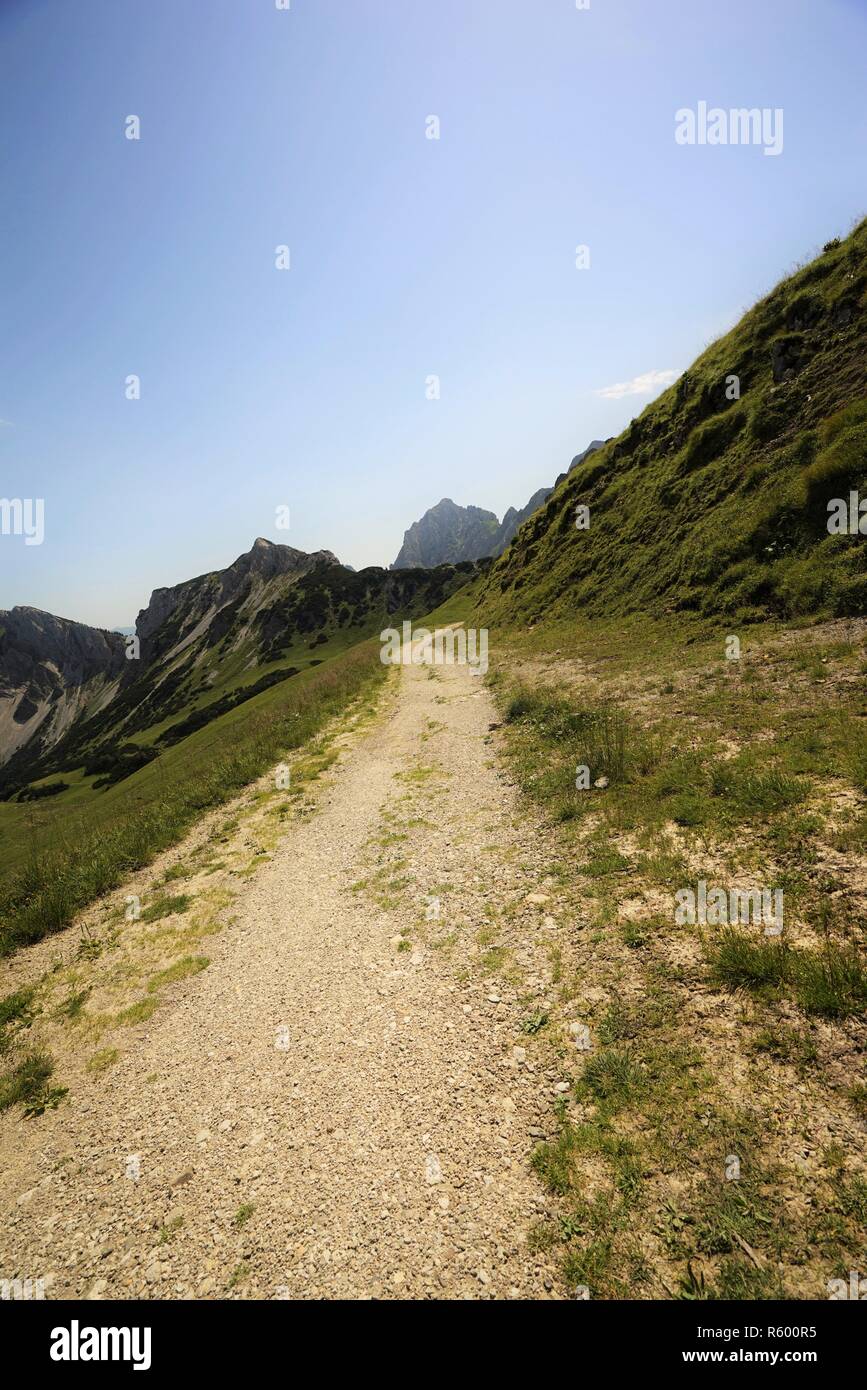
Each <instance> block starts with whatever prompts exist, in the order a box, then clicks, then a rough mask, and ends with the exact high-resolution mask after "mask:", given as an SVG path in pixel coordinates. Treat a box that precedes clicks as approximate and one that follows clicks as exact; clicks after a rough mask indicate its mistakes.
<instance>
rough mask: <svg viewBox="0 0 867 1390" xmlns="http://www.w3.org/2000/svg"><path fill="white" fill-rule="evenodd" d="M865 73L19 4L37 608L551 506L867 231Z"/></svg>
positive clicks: (804, 21)
mask: <svg viewBox="0 0 867 1390" xmlns="http://www.w3.org/2000/svg"><path fill="white" fill-rule="evenodd" d="M865 52H867V4H865V3H864V0H821V3H819V0H727V3H726V4H725V5H720V4H719V2H718V0H657V2H656V3H652V2H651V0H591V5H590V9H589V10H584V11H579V10H577V9H576V6H575V4H574V3H573V0H436V3H424V0H292V3H291V8H290V9H289V10H288V11H285V10H278V9H277V7H276V4H275V3H274V0H148V3H146V4H141V3H140V0H80V3H76V4H69V3H65V0H0V131H2V140H0V187H2V194H3V217H2V219H0V314H2V324H3V331H2V335H0V419H2V421H3V422H4V423H3V424H2V425H0V497H3V496H5V497H10V498H11V497H31V498H35V497H43V498H44V499H45V540H44V543H43V544H42V545H41V546H25V545H24V543H23V539H22V537H20V536H0V608H3V607H10V606H12V605H13V604H16V603H29V604H33V605H35V606H37V607H41V608H46V609H48V610H50V611H52V612H55V613H59V614H61V615H63V616H66V617H74V618H78V619H80V620H82V621H86V622H93V623H97V624H101V625H104V626H114V625H124V624H129V623H131V622H132V621H133V620H134V617H135V614H136V612H137V611H138V609H139V608H140V607H142V606H143V605H144V604H145V603H146V601H147V599H148V597H149V595H150V592H151V590H152V589H153V588H154V587H157V586H159V585H164V584H172V583H176V582H178V581H180V580H182V579H186V578H189V577H191V576H193V575H194V574H199V573H202V572H204V571H206V570H209V569H214V568H218V567H222V566H224V565H226V564H229V563H230V562H231V561H232V560H233V559H234V558H235V557H236V556H237V555H238V554H240V553H241V552H242V551H244V550H246V549H248V548H249V546H250V545H251V544H252V541H253V540H254V538H255V537H256V536H258V535H264V536H268V537H270V538H271V539H272V540H278V541H285V542H288V543H289V544H292V545H295V546H298V547H299V548H300V549H303V550H314V549H318V548H321V547H325V548H329V549H331V550H334V551H335V552H336V553H337V554H338V555H339V557H340V558H341V559H342V560H345V561H347V562H348V563H351V564H353V565H355V566H356V568H360V567H361V566H363V565H367V564H387V563H389V562H390V561H391V560H393V559H394V556H395V555H396V553H397V551H398V548H399V546H400V543H401V539H402V535H403V531H404V529H405V527H406V526H408V525H409V524H410V522H411V521H413V520H415V519H416V518H417V517H418V516H420V515H421V513H422V512H423V511H424V510H425V509H426V508H427V507H428V506H430V505H432V504H433V503H435V502H437V501H438V500H439V499H440V498H441V497H443V496H451V497H453V498H454V499H455V501H457V502H461V503H470V502H472V503H475V504H476V505H479V506H484V507H489V508H491V509H492V510H494V511H496V512H497V513H498V514H499V515H502V512H503V511H504V510H505V508H506V507H508V506H509V505H510V504H514V505H522V504H523V503H524V502H525V501H526V500H527V498H528V497H529V496H530V494H531V493H532V492H533V491H534V490H535V489H536V488H537V487H540V486H541V485H543V484H545V483H550V482H552V481H553V479H554V477H555V476H556V475H557V473H559V472H561V471H562V470H563V469H564V468H565V467H566V466H567V465H568V463H569V460H570V459H571V457H572V456H573V455H574V454H575V453H577V452H578V451H579V450H581V449H583V448H584V447H585V445H586V444H587V443H588V441H589V440H590V439H591V438H593V437H594V436H607V435H609V434H613V433H616V432H618V431H619V430H620V429H621V428H622V427H623V426H624V425H625V424H626V423H627V422H628V421H629V419H630V418H631V416H632V415H634V414H637V413H639V412H640V411H641V409H643V407H644V406H645V405H646V404H647V401H648V400H649V399H650V398H651V397H650V396H649V395H630V394H623V393H619V394H618V393H615V394H614V395H613V396H612V395H610V394H609V395H602V394H599V393H600V392H601V391H604V390H605V388H607V387H610V386H612V385H613V384H616V383H627V382H631V381H633V380H634V379H636V378H640V377H642V376H645V375H646V374H647V373H654V372H664V371H679V370H682V369H683V368H685V367H686V366H688V364H689V362H690V361H691V359H692V358H693V357H694V356H695V355H696V353H697V352H699V351H700V350H701V349H702V348H703V347H704V346H705V344H706V343H707V342H708V341H710V340H711V339H713V338H714V337H716V336H717V335H718V334H719V333H720V332H722V331H724V330H725V329H726V328H727V327H729V326H730V325H731V324H732V323H733V322H734V321H735V319H736V318H737V317H738V315H739V314H740V312H741V311H742V310H743V309H744V308H746V307H747V306H748V305H749V304H750V303H751V302H752V301H753V300H754V299H755V298H757V297H758V296H759V295H760V294H762V293H764V292H765V291H766V290H768V289H769V288H770V287H771V286H772V285H773V284H774V283H775V281H776V280H778V279H779V278H780V277H781V276H782V275H783V274H785V273H786V272H787V271H788V270H789V269H790V268H791V267H792V265H793V263H794V262H796V261H798V260H800V259H802V258H804V257H806V256H808V255H810V254H812V253H813V252H815V251H816V250H817V249H818V248H819V247H821V245H822V243H823V242H825V241H826V240H827V239H828V238H829V237H831V236H833V235H835V234H845V233H846V232H847V231H848V230H849V228H850V226H851V225H852V223H853V221H854V220H856V219H857V218H858V217H859V216H861V215H863V214H864V212H865V211H867V208H865V197H864V189H865V178H864V175H865V150H867V115H865V104H864V101H863V95H862V93H863V65H864V56H865ZM701 100H705V101H707V102H708V103H709V104H710V105H712V106H713V105H716V106H720V107H723V108H730V107H740V106H749V107H752V106H757V107H771V108H778V107H779V108H782V109H783V112H784V149H783V153H782V154H781V155H780V156H779V157H776V158H775V157H768V156H765V155H764V153H763V150H762V149H761V148H759V147H733V146H728V147H710V146H692V147H684V146H679V145H678V144H677V143H676V142H675V139H674V131H675V112H676V110H678V109H679V108H682V107H695V106H696V105H697V103H698V102H699V101H701ZM131 114H134V115H138V116H139V117H140V120H141V139H140V140H139V141H131V140H127V139H126V138H125V135H124V123H125V120H126V118H127V116H128V115H131ZM430 115H436V116H438V118H439V120H440V127H441V128H440V139H439V140H436V141H435V140H428V139H426V138H425V128H426V119H427V117H428V116H430ZM283 244H286V245H288V246H289V247H290V253H291V269H290V270H288V271H278V270H277V269H276V268H275V264H274V260H275V248H276V247H277V246H278V245H283ZM579 244H580V245H587V246H589V248H590V268H589V269H588V270H580V271H579V270H577V269H576V267H575V248H576V246H577V245H579ZM133 373H135V374H137V375H138V376H139V377H140V379H141V399H140V400H137V401H130V400H127V399H126V397H125V380H126V378H127V377H128V376H129V375H130V374H133ZM434 374H436V375H438V376H439V378H440V382H441V396H440V399H439V400H428V399H427V398H426V379H427V378H428V377H429V376H431V375H434ZM279 506H288V507H289V508H290V512H291V527H290V529H289V530H288V531H284V530H278V529H277V528H276V526H275V513H276V508H277V507H279Z"/></svg>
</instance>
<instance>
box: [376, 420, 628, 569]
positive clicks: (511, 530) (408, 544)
mask: <svg viewBox="0 0 867 1390" xmlns="http://www.w3.org/2000/svg"><path fill="white" fill-rule="evenodd" d="M604 443H605V441H604V440H601V439H594V440H593V442H592V444H590V445H588V447H587V448H586V449H585V450H584V452H583V454H578V455H577V456H576V457H575V458H574V459H573V460H572V462H571V463H570V465H569V468H568V469H567V470H566V472H565V473H561V474H560V476H559V478H557V480H556V482H555V483H554V484H553V486H552V487H540V488H539V490H538V492H534V493H533V496H532V497H531V498H530V500H529V502H528V503H527V505H526V506H525V507H521V508H520V510H519V509H518V508H516V507H510V508H509V510H508V511H507V512H506V514H505V516H504V517H503V519H502V521H500V520H499V519H498V518H497V516H496V514H495V513H494V512H488V511H485V510H484V508H483V507H472V506H470V507H460V506H458V504H457V503H456V502H453V501H452V499H451V498H450V497H444V498H443V499H442V501H441V502H437V504H436V506H435V507H430V508H429V509H428V511H426V512H425V514H424V516H423V517H422V518H421V520H420V521H414V522H413V524H412V525H411V526H410V527H409V529H408V530H407V531H406V532H405V533H404V537H403V545H402V546H401V548H400V553H399V554H398V556H397V559H396V560H395V562H394V564H393V565H392V569H395V570H398V569H417V568H428V567H430V566H432V565H445V564H452V565H453V564H457V563H458V562H460V561H462V560H481V559H484V558H485V557H487V556H494V555H502V553H503V551H504V550H505V549H506V547H507V546H508V545H509V544H510V542H511V541H512V539H513V537H514V536H515V535H516V533H517V531H518V530H519V528H520V527H521V526H523V524H524V522H525V521H528V520H529V518H530V517H531V516H532V515H533V514H534V512H537V511H538V510H539V508H540V507H541V506H542V504H543V503H544V502H546V501H547V499H548V498H549V497H550V495H551V493H552V492H553V491H554V488H555V487H557V485H558V483H561V482H562V481H563V479H564V478H565V477H567V476H568V474H569V473H570V472H571V471H572V469H573V468H577V467H578V466H579V465H580V464H582V463H583V462H584V460H585V459H586V458H589V456H590V455H591V454H593V453H595V452H596V450H597V449H601V448H602V446H603V444H604Z"/></svg>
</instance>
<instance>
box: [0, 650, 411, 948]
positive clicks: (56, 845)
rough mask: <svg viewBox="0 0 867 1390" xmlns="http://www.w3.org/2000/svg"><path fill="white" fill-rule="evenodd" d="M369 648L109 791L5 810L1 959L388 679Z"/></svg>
mask: <svg viewBox="0 0 867 1390" xmlns="http://www.w3.org/2000/svg"><path fill="white" fill-rule="evenodd" d="M378 654H379V643H378V642H376V641H370V642H364V643H360V644H358V645H356V646H355V647H354V648H353V649H352V650H350V651H348V652H346V653H344V654H343V655H341V656H336V657H335V658H334V659H333V660H332V661H329V662H327V663H323V664H322V665H321V666H318V667H313V668H310V669H308V670H307V671H305V672H301V673H300V674H299V675H298V676H297V677H295V678H293V679H291V680H286V681H283V682H281V683H280V684H278V685H275V686H273V687H271V688H270V689H269V690H266V691H264V692H262V694H260V695H257V696H255V697H254V698H253V699H252V700H250V701H249V702H248V703H245V704H244V705H241V706H239V707H237V708H235V709H232V710H230V711H228V712H227V713H225V714H223V715H221V716H220V717H218V718H217V719H215V720H213V721H212V722H211V723H209V724H208V725H207V726H205V727H204V728H202V729H200V730H198V731H197V732H195V733H192V734H191V735H189V736H188V737H187V738H185V739H184V740H183V741H181V742H179V743H177V744H174V745H172V746H169V747H167V748H165V749H164V750H163V751H162V752H161V753H160V755H159V756H158V757H157V758H156V759H155V760H154V761H152V762H150V763H148V764H147V765H146V766H144V767H142V768H140V769H139V770H138V771H136V772H134V773H132V774H131V775H130V776H129V777H127V778H126V779H125V780H124V781H122V782H119V783H117V784H115V785H114V786H111V787H108V788H106V789H105V790H103V791H94V790H93V789H92V782H93V780H94V779H92V778H89V779H87V778H82V777H81V776H80V775H78V776H76V775H75V774H72V775H65V780H67V781H69V782H70V790H69V791H68V792H64V793H62V794H61V795H59V796H56V797H51V798H49V799H48V800H46V801H39V802H24V803H22V802H18V801H15V802H6V803H3V804H0V955H5V954H8V953H9V952H10V951H12V950H14V949H16V947H18V946H21V945H25V944H27V943H28V942H31V941H36V940H39V939H40V938H41V937H43V936H46V935H48V934H49V933H51V932H53V931H58V930H60V929H61V928H63V927H65V926H66V925H67V924H68V923H69V922H71V921H72V919H73V917H74V916H75V914H76V912H77V911H79V909H80V908H82V907H84V906H85V905H86V904H87V903H88V902H90V901H92V899H93V898H96V897H98V896H99V895H100V894H102V893H104V892H107V891H108V890H109V889H111V888H114V887H116V886H117V884H119V883H121V882H122V881H123V879H124V877H125V876H126V875H127V874H129V873H130V872H132V870H134V869H136V868H138V867H140V866H141V865H143V864H147V863H149V862H150V861H151V860H152V859H153V858H154V857H155V855H157V854H158V853H159V852H160V851H161V850H163V849H165V848H166V847H167V846H169V845H171V844H174V843H175V841H177V840H178V839H179V838H180V837H181V835H182V834H183V833H184V831H185V830H186V829H187V828H188V827H189V826H190V825H192V824H193V822H194V821H195V820H196V819H197V818H198V817H199V816H200V815H201V814H202V813H203V812H204V811H206V810H207V809H209V808H210V807H212V806H217V805H219V804H220V803H221V802H223V801H225V800H227V799H228V798H229V797H230V796H232V795H233V794H234V793H235V792H237V791H238V790H239V789H240V788H241V787H243V786H245V785H246V784H247V783H248V782H251V781H252V780H253V779H254V778H256V777H258V776H260V775H261V774H262V773H263V772H265V771H266V770H267V769H268V768H269V767H270V766H272V765H273V764H275V763H276V762H277V761H278V760H279V759H280V758H281V757H283V756H285V755H286V754H287V753H289V752H290V751H292V750H293V749H297V748H299V747H300V746H301V745H302V744H303V743H305V741H307V740H308V739H310V738H311V737H312V736H313V735H314V734H316V733H317V732H318V731H319V730H320V729H321V728H322V727H323V725H324V724H325V723H326V722H327V720H328V719H330V718H331V717H332V716H333V715H335V714H338V713H340V712H341V711H342V710H343V709H344V708H345V707H346V706H347V704H348V703H349V702H351V701H352V700H354V699H356V698H359V697H361V696H363V695H365V694H367V693H369V692H370V691H371V690H372V689H373V688H374V687H375V686H376V685H378V684H379V682H380V681H382V680H383V679H384V678H385V673H386V668H385V667H384V666H383V665H382V664H381V662H380V661H379V660H378Z"/></svg>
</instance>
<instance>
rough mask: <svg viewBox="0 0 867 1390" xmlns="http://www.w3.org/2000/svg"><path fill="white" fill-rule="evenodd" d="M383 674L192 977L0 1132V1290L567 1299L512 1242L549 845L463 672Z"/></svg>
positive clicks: (542, 952) (543, 977) (531, 1102)
mask: <svg viewBox="0 0 867 1390" xmlns="http://www.w3.org/2000/svg"><path fill="white" fill-rule="evenodd" d="M392 679H393V681H394V685H395V687H397V692H396V694H395V693H394V691H392V693H390V694H389V695H387V696H386V698H385V699H384V700H383V702H382V704H381V706H380V712H379V714H378V715H377V717H376V719H375V720H374V721H373V723H372V724H370V725H369V726H368V727H367V728H366V729H365V730H364V732H363V733H362V734H361V735H360V736H359V737H357V738H355V739H352V740H350V742H349V744H348V746H345V747H344V748H343V749H342V752H341V755H340V759H339V761H338V763H337V764H336V766H335V767H334V768H332V769H331V771H330V772H329V774H328V777H327V779H326V784H325V788H324V789H323V790H322V791H321V792H320V794H319V796H320V801H319V806H318V809H317V811H316V813H315V814H313V815H310V816H308V817H306V818H305V819H300V820H298V821H296V822H294V823H292V824H291V825H290V826H289V828H288V830H286V832H285V833H284V834H283V835H282V838H280V839H279V841H278V842H277V843H276V845H275V848H274V853H273V857H272V858H271V859H270V860H269V861H267V862H266V863H264V865H263V867H262V868H260V869H259V870H258V871H257V873H256V874H255V877H251V878H250V879H249V880H245V881H244V884H243V887H242V888H241V890H240V892H239V894H238V896H237V897H236V898H235V901H234V904H233V909H234V915H233V917H232V918H231V919H230V921H229V923H228V924H227V925H226V926H225V928H224V929H223V931H222V933H221V934H220V936H219V937H217V938H215V941H214V946H213V949H212V948H211V944H210V943H209V946H208V949H209V952H210V954H211V960H210V964H209V965H208V967H207V968H206V969H202V970H201V972H200V973H198V974H196V975H194V976H191V977H190V978H186V979H182V980H180V981H179V982H178V983H176V984H174V985H172V987H171V991H170V992H169V997H168V1000H167V1002H166V1003H164V1005H163V1006H162V1007H161V1008H160V1009H159V1011H158V1012H157V1013H156V1014H155V1015H154V1016H153V1017H152V1018H150V1019H149V1020H147V1021H145V1022H143V1023H141V1024H139V1025H138V1026H137V1027H136V1029H135V1030H134V1031H133V1033H132V1039H133V1045H132V1046H130V1047H129V1048H128V1049H127V1050H126V1051H124V1052H123V1054H122V1055H121V1056H120V1058H119V1060H118V1061H117V1062H116V1064H115V1065H113V1066H111V1067H110V1068H109V1069H107V1070H106V1071H105V1072H104V1073H103V1074H102V1075H99V1076H92V1075H91V1076H86V1075H85V1074H84V1073H82V1075H81V1077H80V1078H79V1081H78V1083H77V1084H76V1085H75V1086H71V1089H70V1095H69V1097H68V1098H67V1099H66V1100H65V1101H64V1102H63V1103H62V1104H61V1105H60V1107H59V1108H58V1109H57V1110H55V1111H50V1110H49V1111H47V1112H46V1113H45V1114H44V1115H41V1116H38V1117H36V1118H34V1119H30V1120H25V1119H23V1118H21V1117H20V1113H18V1114H14V1115H13V1114H12V1113H11V1112H9V1113H7V1115H5V1116H3V1117H2V1122H0V1143H2V1150H3V1153H4V1163H3V1175H2V1177H0V1209H2V1211H3V1228H4V1235H3V1237H2V1246H3V1249H2V1259H0V1276H3V1277H18V1278H22V1279H25V1278H32V1279H38V1278H43V1279H45V1281H46V1290H47V1296H48V1297H51V1298H63V1297H84V1296H89V1297H91V1298H107V1299H115V1298H135V1297H147V1298H164V1299H168V1298H226V1297H229V1298H265V1299H268V1298H301V1299H304V1298H329V1299H337V1298H350V1299H356V1298H396V1297H399V1298H418V1299H428V1298H471V1299H472V1298H509V1297H511V1298H534V1299H535V1298H546V1297H555V1298H556V1297H562V1296H564V1293H565V1292H566V1291H565V1290H564V1289H563V1288H562V1286H561V1285H560V1283H559V1278H558V1275H557V1274H556V1273H555V1270H554V1266H553V1262H548V1259H547V1257H546V1256H545V1255H544V1254H539V1253H536V1252H535V1251H533V1249H532V1244H531V1245H528V1243H527V1236H528V1232H529V1230H530V1229H531V1227H532V1226H533V1224H534V1223H535V1222H537V1221H539V1220H541V1219H542V1218H544V1217H545V1215H546V1213H549V1212H552V1211H554V1206H553V1199H550V1198H548V1197H547V1196H546V1195H545V1194H544V1193H543V1191H542V1189H541V1187H540V1185H539V1183H538V1181H537V1179H536V1177H535V1175H534V1174H533V1172H532V1170H531V1167H530V1163H529V1156H530V1153H531V1151H532V1149H533V1147H534V1145H535V1144H536V1143H537V1142H538V1140H539V1139H540V1138H541V1137H543V1136H544V1134H545V1133H546V1132H548V1131H550V1130H551V1129H552V1128H553V1117H552V1101H553V1099H554V1098H555V1096H556V1094H558V1092H561V1091H562V1090H565V1086H564V1085H563V1084H562V1082H561V1079H560V1077H559V1076H558V1075H557V1074H556V1073H555V1072H550V1071H549V1072H545V1071H541V1072H540V1070H539V1069H537V1067H536V1066H534V1062H533V1048H532V1039H531V1038H528V1037H526V1036H524V1035H523V1034H522V1032H521V1028H520V1024H521V1021H522V1019H524V1018H525V1016H526V1015H527V1014H528V1013H531V1012H532V1011H533V1010H534V1009H538V1008H540V1007H544V1004H545V996H546V991H549V990H550V986H551V964H550V960H551V948H550V941H551V939H552V933H553V932H555V931H556V927H557V925H558V924H557V923H556V921H555V920H554V918H553V917H551V916H550V915H546V916H543V912H544V913H548V912H549V910H550V911H554V912H556V910H557V909H556V906H554V905H553V904H552V905H551V908H550V909H549V908H548V907H543V904H544V903H545V901H546V900H547V898H548V897H549V895H550V894H549V892H548V891H546V886H545V885H546V882H547V881H546V877H545V875H546V872H547V869H546V853H545V845H544V839H543V837H542V836H541V834H540V833H537V828H536V827H534V825H533V823H532V822H531V821H528V820H527V819H526V812H525V810H522V811H521V815H520V817H519V815H518V808H517V801H516V795H515V793H514V791H513V790H512V788H511V786H510V785H509V784H508V782H507V781H506V780H505V778H504V776H503V774H502V772H501V771H498V769H497V767H496V765H495V763H494V761H493V749H492V746H491V735H490V733H489V729H490V727H491V725H492V724H493V722H494V719H495V716H494V706H493V703H492V701H491V698H490V696H489V694H488V692H487V691H486V690H485V689H484V687H483V686H482V685H481V683H480V682H479V680H478V679H477V678H474V677H473V676H472V675H471V673H470V671H469V669H468V668H467V667H458V666H446V667H436V668H433V669H431V668H427V667H419V666H414V667H405V668H402V669H400V670H399V671H396V672H394V673H393V676H392ZM548 887H549V888H550V883H549V884H548ZM530 895H533V896H534V898H535V901H534V902H533V903H531V905H530V906H529V908H528V907H527V906H526V902H527V898H528V896H530ZM72 930H73V931H74V929H72ZM55 946H56V943H55ZM61 1079H62V1075H61Z"/></svg>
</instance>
